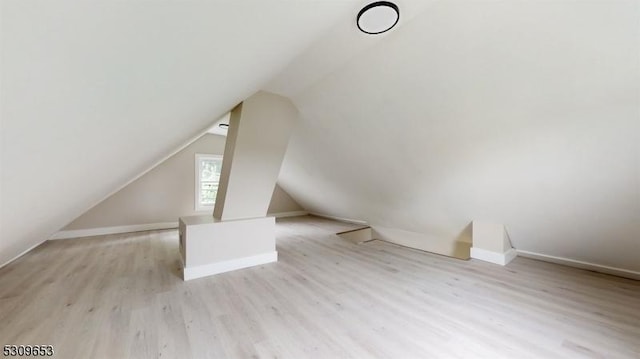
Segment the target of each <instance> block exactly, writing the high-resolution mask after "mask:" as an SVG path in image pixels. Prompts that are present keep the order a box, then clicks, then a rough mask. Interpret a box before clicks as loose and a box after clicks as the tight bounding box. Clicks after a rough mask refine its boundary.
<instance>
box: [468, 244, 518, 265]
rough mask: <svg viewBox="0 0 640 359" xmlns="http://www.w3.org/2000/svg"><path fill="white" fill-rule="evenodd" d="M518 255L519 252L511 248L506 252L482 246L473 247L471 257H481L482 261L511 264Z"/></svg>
mask: <svg viewBox="0 0 640 359" xmlns="http://www.w3.org/2000/svg"><path fill="white" fill-rule="evenodd" d="M517 256H518V252H517V251H516V250H515V249H513V248H511V249H509V250H508V251H506V252H504V253H499V252H493V251H488V250H486V249H482V248H475V247H471V258H474V259H479V260H481V261H485V262H489V263H494V264H499V265H501V266H505V265H507V264H509V262H511V261H512V260H513V259H514V258H515V257H517Z"/></svg>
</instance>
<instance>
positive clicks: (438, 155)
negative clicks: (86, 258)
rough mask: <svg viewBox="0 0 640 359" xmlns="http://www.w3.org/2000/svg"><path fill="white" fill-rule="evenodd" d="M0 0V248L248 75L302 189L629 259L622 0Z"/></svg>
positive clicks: (87, 199) (438, 232) (627, 81)
mask: <svg viewBox="0 0 640 359" xmlns="http://www.w3.org/2000/svg"><path fill="white" fill-rule="evenodd" d="M365 3H367V2H366V1H365V2H362V1H312V0H308V1H275V0H274V1H246V0H245V1H242V0H236V1H204V0H203V1H187V2H185V1H163V2H159V3H150V2H146V1H126V2H110V1H109V2H107V1H104V2H102V1H101V2H76V1H55V2H53V1H31V2H27V1H18V0H8V1H3V2H2V25H1V26H2V55H1V56H2V88H1V90H2V93H1V96H2V103H1V105H2V117H1V120H2V122H1V124H0V126H1V129H2V137H1V141H2V142H1V148H2V152H1V155H2V157H1V161H2V162H1V163H0V164H1V166H0V168H1V172H0V176H1V184H2V186H1V187H0V203H1V207H2V208H1V210H2V212H1V221H2V222H0V225H1V230H0V234H1V236H2V237H1V240H0V263H4V262H6V261H7V260H9V259H10V258H12V257H14V256H16V255H17V254H19V253H20V252H22V251H24V250H26V249H28V248H29V247H30V246H32V245H34V244H37V243H39V242H40V241H42V240H44V239H46V238H48V236H49V235H50V234H51V233H53V232H55V231H56V230H58V229H60V228H61V227H62V226H64V225H65V224H66V223H68V222H70V221H71V220H72V219H74V218H75V217H77V216H78V215H80V214H81V213H83V212H84V211H85V210H87V209H88V208H90V207H91V206H93V205H94V204H96V203H98V202H99V201H100V200H101V199H103V198H105V197H106V196H108V195H109V194H110V193H113V192H114V191H116V190H118V189H119V188H121V187H122V186H124V185H125V184H126V183H128V182H130V181H131V180H132V179H134V178H135V177H136V176H139V175H140V174H142V173H144V171H145V170H147V169H149V168H151V167H152V166H153V165H154V164H155V163H157V162H158V161H161V160H162V159H163V158H165V157H166V156H167V155H169V154H170V153H171V152H172V151H174V150H175V149H176V148H179V147H180V146H181V145H182V144H184V143H185V142H187V141H188V140H189V139H191V138H193V137H195V136H197V135H199V134H201V133H203V132H205V131H206V130H207V128H208V127H210V126H211V124H212V123H213V122H215V121H216V120H217V119H218V118H219V117H220V116H221V115H222V114H224V113H226V112H227V111H229V110H230V109H231V108H232V107H233V106H234V105H235V104H237V103H238V102H240V101H242V100H243V99H245V98H247V97H249V96H250V95H251V94H253V93H255V92H256V91H257V90H260V89H263V90H267V91H271V92H275V93H279V94H282V95H285V96H288V97H289V98H291V99H292V100H293V101H294V103H295V104H296V106H297V107H298V108H299V110H300V113H301V118H300V123H299V125H298V127H297V129H296V131H295V133H294V135H293V137H292V139H291V142H290V145H289V149H288V152H287V156H286V158H285V162H284V164H283V168H282V171H281V175H280V182H281V185H282V186H283V188H285V189H286V190H287V191H288V192H289V193H290V194H291V195H293V196H294V197H295V199H296V200H298V201H299V202H300V203H301V204H302V205H304V206H305V207H306V208H307V209H310V210H313V211H318V212H323V213H326V214H331V215H335V216H342V217H349V218H357V219H363V220H366V221H368V222H370V223H371V224H373V225H378V226H384V227H388V228H398V229H403V230H407V231H413V232H416V233H424V234H425V235H434V236H445V237H446V236H455V235H458V234H459V232H460V231H461V230H463V229H464V227H465V226H466V225H467V224H468V223H469V222H470V221H471V220H474V219H484V220H491V221H495V222H498V223H503V224H505V225H506V227H507V229H508V231H509V234H510V236H511V239H512V241H513V243H514V245H515V246H516V247H517V248H520V249H526V250H531V251H536V252H540V253H546V254H549V255H556V256H564V257H570V258H574V259H577V260H584V261H592V262H595V263H599V264H603V265H611V266H615V267H622V268H626V269H629V270H636V271H637V270H640V263H638V261H637V254H638V248H640V147H639V146H640V145H639V143H640V28H639V26H638V24H639V23H640V5H639V2H638V1H624V0H620V1H607V2H593V1H586V0H585V1H555V2H550V1H502V2H496V1H407V0H404V1H396V3H397V4H398V5H399V6H400V9H401V18H400V23H399V26H398V27H397V28H396V29H394V30H393V31H391V32H389V33H386V34H383V35H378V36H368V35H365V34H363V33H360V32H358V31H357V28H356V27H355V24H354V16H355V14H356V13H357V11H358V10H359V9H360V7H361V6H362V5H364V4H365Z"/></svg>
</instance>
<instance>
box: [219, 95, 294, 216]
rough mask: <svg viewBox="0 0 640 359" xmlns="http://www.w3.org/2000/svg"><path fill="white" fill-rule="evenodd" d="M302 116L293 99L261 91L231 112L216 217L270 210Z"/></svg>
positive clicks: (264, 213) (262, 212) (252, 214)
mask: <svg viewBox="0 0 640 359" xmlns="http://www.w3.org/2000/svg"><path fill="white" fill-rule="evenodd" d="M297 120H298V110H297V109H296V108H295V106H293V104H292V103H291V101H289V99H287V98H285V97H282V96H279V95H275V94H272V93H268V92H262V91H261V92H258V93H256V94H254V95H253V96H251V97H249V98H248V99H246V100H245V101H243V102H242V105H241V106H238V107H236V108H235V109H234V110H233V111H232V112H231V118H230V122H229V132H228V134H227V143H226V147H225V151H224V152H225V157H224V160H223V163H222V172H221V174H220V186H219V189H218V195H217V197H216V205H215V209H214V211H213V215H214V217H215V218H219V219H222V220H229V219H241V218H257V217H264V216H265V215H266V214H267V210H268V208H269V203H270V200H271V197H272V196H273V192H274V188H275V185H276V181H277V179H278V174H279V173H280V166H281V165H282V159H283V157H284V154H285V152H286V151H287V145H288V143H289V136H290V135H291V131H292V130H293V127H294V126H295V124H296V123H297Z"/></svg>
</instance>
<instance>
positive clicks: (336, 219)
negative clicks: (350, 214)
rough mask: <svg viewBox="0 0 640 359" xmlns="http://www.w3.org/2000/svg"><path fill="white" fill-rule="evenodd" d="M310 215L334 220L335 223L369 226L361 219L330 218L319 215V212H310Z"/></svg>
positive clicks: (325, 215) (326, 215)
mask: <svg viewBox="0 0 640 359" xmlns="http://www.w3.org/2000/svg"><path fill="white" fill-rule="evenodd" d="M309 214H310V215H312V216H316V217H322V218H327V219H333V220H335V221H339V222H346V223H353V224H363V225H368V223H367V221H363V220H360V219H351V218H343V217H335V216H330V215H328V214H322V213H317V212H309Z"/></svg>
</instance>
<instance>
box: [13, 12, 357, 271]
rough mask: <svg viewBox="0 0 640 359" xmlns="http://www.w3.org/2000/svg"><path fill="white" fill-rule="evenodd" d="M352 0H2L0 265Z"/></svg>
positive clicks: (187, 134)
mask: <svg viewBox="0 0 640 359" xmlns="http://www.w3.org/2000/svg"><path fill="white" fill-rule="evenodd" d="M356 3H358V2H357V1H355V0H348V1H296V2H290V1H275V0H273V1H266V0H260V1H258V0H236V1H223V0H216V1H173V0H171V1H160V2H148V1H88V2H79V1H73V0H58V1H36V2H34V1H22V0H3V1H2V14H1V16H2V18H1V19H0V23H1V24H2V25H1V31H2V33H1V35H0V36H1V37H2V38H1V42H0V43H1V49H0V50H1V51H0V53H1V55H0V56H1V61H0V62H1V63H2V67H1V69H0V72H1V73H0V78H1V80H2V83H1V91H0V92H1V98H0V104H1V106H0V107H1V110H0V111H1V113H0V117H1V118H2V145H1V146H2V147H1V151H2V154H1V158H2V174H1V176H2V177H1V178H0V188H1V189H0V193H2V201H1V203H0V207H1V208H0V218H1V223H2V227H1V228H0V264H1V263H6V262H7V261H8V260H10V259H11V258H14V257H15V256H16V255H18V254H19V253H21V252H23V251H24V250H26V249H28V248H30V247H31V246H33V245H35V244H38V243H40V242H42V241H43V240H45V239H46V238H48V237H49V236H50V235H51V234H52V233H53V232H55V231H57V230H59V229H60V228H61V227H62V226H64V225H65V224H66V223H69V222H70V221H71V220H72V219H74V218H76V217H77V216H79V215H80V214H82V213H83V212H85V211H86V210H87V209H89V208H91V207H92V206H94V205H95V204H97V203H99V202H100V201H102V200H103V199H105V198H106V197H108V196H109V195H110V194H112V193H114V192H115V191H117V190H118V189H120V188H122V187H123V186H124V185H126V184H127V183H128V182H129V181H131V180H132V179H134V178H135V177H136V176H138V175H139V174H141V173H143V172H144V171H146V170H147V169H149V168H151V167H153V166H154V165H155V164H157V163H158V162H160V161H162V160H163V159H164V158H166V156H168V155H169V154H171V153H172V151H174V150H175V149H176V148H179V147H180V146H181V145H183V144H185V143H188V142H189V140H191V139H193V138H195V137H197V136H198V135H200V134H202V133H204V131H205V130H206V129H207V127H209V126H210V125H211V124H212V122H214V121H215V120H216V119H217V118H219V117H220V116H221V115H222V114H224V113H226V112H228V111H229V110H230V109H231V108H232V107H233V106H235V105H236V104H238V103H239V102H241V101H242V100H244V99H245V98H247V97H248V96H250V95H251V94H253V93H255V92H256V91H257V90H258V89H259V88H260V87H261V86H262V85H263V84H264V83H266V82H267V81H268V80H269V79H270V78H271V77H272V76H274V75H275V74H276V73H278V72H279V71H281V70H282V69H283V68H284V67H285V66H286V65H287V64H288V63H289V61H290V60H291V58H293V57H294V56H295V55H297V54H298V53H300V52H301V51H302V50H303V49H305V48H306V47H308V46H309V45H310V44H311V43H313V41H314V40H315V39H316V38H317V37H318V35H320V34H321V33H323V32H325V31H326V30H327V29H328V28H330V27H331V26H332V24H333V23H334V22H335V21H336V20H337V19H339V18H341V17H344V16H346V15H347V14H349V15H350V14H352V11H353V10H354V6H355V7H357V6H358V5H356ZM292 29H295V31H292Z"/></svg>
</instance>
